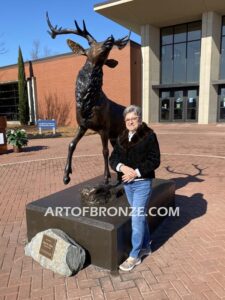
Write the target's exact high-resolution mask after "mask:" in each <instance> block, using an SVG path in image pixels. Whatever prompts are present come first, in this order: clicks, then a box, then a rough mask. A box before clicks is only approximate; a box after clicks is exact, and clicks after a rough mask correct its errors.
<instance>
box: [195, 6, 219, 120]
mask: <svg viewBox="0 0 225 300" xmlns="http://www.w3.org/2000/svg"><path fill="white" fill-rule="evenodd" d="M221 19H222V18H221V16H220V15H218V14H217V13H215V12H205V13H203V15H202V40H201V60H200V82H199V83H200V84H199V86H200V87H199V114H198V123H199V124H208V123H214V122H216V121H217V90H216V88H215V87H214V86H213V85H212V81H213V80H218V79H219V65H220V34H221Z"/></svg>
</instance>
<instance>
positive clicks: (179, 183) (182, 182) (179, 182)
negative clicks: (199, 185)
mask: <svg viewBox="0 0 225 300" xmlns="http://www.w3.org/2000/svg"><path fill="white" fill-rule="evenodd" d="M192 166H193V167H194V168H195V169H196V170H197V173H196V174H194V175H191V174H187V173H183V172H176V171H174V170H172V169H171V168H170V166H167V167H166V168H165V169H166V170H167V171H168V172H169V173H171V174H179V175H183V176H186V177H175V178H170V180H173V181H175V183H176V190H178V189H181V188H182V187H184V186H186V185H187V184H188V183H190V182H203V181H204V179H201V178H199V177H198V176H206V174H202V171H203V170H205V169H206V168H204V169H201V168H199V166H198V165H195V164H192Z"/></svg>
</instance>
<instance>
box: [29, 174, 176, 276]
mask: <svg viewBox="0 0 225 300" xmlns="http://www.w3.org/2000/svg"><path fill="white" fill-rule="evenodd" d="M100 180H101V178H99V177H98V178H94V179H93V180H90V181H86V182H84V183H82V184H79V185H76V186H73V187H71V188H69V189H66V190H63V191H61V192H58V193H55V194H52V195H50V196H48V197H45V198H42V199H39V200H37V201H34V202H31V203H29V204H28V205H27V207H26V217H27V235H28V240H29V241H30V240H31V239H32V237H33V236H35V235H36V234H37V233H38V232H40V231H43V230H45V229H48V228H58V229H61V230H63V231H64V232H65V233H67V234H68V235H69V236H70V237H71V238H72V239H74V240H75V241H76V242H77V243H78V244H80V245H81V246H82V247H83V248H84V249H85V250H86V251H87V254H88V256H89V259H90V263H92V264H94V265H96V266H99V267H102V268H105V269H108V270H111V271H115V270H117V268H118V265H119V264H120V263H121V262H122V261H123V260H124V259H126V258H127V256H128V254H129V251H130V248H131V244H130V236H131V222H130V219H131V218H130V216H124V215H121V216H118V215H115V216H112V215H113V214H114V212H115V210H113V209H112V210H110V212H111V213H110V215H108V214H106V215H105V216H104V215H101V216H93V215H90V214H89V213H88V209H87V213H85V214H83V215H80V214H79V213H80V212H81V211H82V212H84V211H85V208H84V207H87V204H85V203H83V202H82V201H81V198H80V191H81V190H82V188H84V187H86V186H91V185H95V184H96V183H98V182H100ZM174 194H175V183H174V182H173V181H170V180H162V179H154V180H153V193H152V196H151V201H150V204H149V207H156V208H159V207H162V206H163V207H173V206H174ZM58 207H59V208H60V207H62V208H64V209H63V210H62V211H61V213H60V209H59V208H58ZM66 207H67V208H70V209H65V208H66ZM101 207H105V209H109V208H110V207H116V208H118V207H121V208H123V209H124V210H125V209H126V208H127V209H128V208H129V204H128V202H127V200H126V196H125V195H123V196H121V197H120V198H117V199H116V200H115V201H114V202H113V203H112V202H110V203H107V204H105V205H101ZM98 209H99V207H98ZM98 211H100V210H98ZM107 211H109V210H107ZM51 212H54V216H53V215H52V213H51ZM56 212H58V216H56ZM68 212H69V213H68ZM71 212H72V213H71ZM60 214H61V215H60ZM148 220H149V224H150V230H151V232H153V231H154V230H155V229H156V227H157V226H158V225H159V224H160V223H161V222H162V220H163V218H162V217H159V216H148Z"/></svg>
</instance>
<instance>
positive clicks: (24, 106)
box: [18, 47, 29, 125]
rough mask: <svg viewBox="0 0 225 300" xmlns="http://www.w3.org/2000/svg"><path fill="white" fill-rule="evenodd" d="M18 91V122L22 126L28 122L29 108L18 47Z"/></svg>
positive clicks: (24, 76) (21, 57)
mask: <svg viewBox="0 0 225 300" xmlns="http://www.w3.org/2000/svg"><path fill="white" fill-rule="evenodd" d="M18 91H19V120H20V123H21V124H22V125H25V124H27V123H28V121H29V106H28V93H27V81H26V75H25V68H24V61H23V55H22V51H21V49H20V47H19V55H18Z"/></svg>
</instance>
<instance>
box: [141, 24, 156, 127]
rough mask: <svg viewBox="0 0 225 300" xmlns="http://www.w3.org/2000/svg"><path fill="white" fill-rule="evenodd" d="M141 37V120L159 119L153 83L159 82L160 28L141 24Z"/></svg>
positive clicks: (153, 120) (154, 120)
mask: <svg viewBox="0 0 225 300" xmlns="http://www.w3.org/2000/svg"><path fill="white" fill-rule="evenodd" d="M141 38H142V42H141V44H142V64H143V65H142V112H143V121H145V122H146V123H149V122H158V121H159V95H158V90H155V89H153V85H157V84H159V82H160V29H159V28H156V27H153V26H152V25H150V24H146V25H143V26H141Z"/></svg>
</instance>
